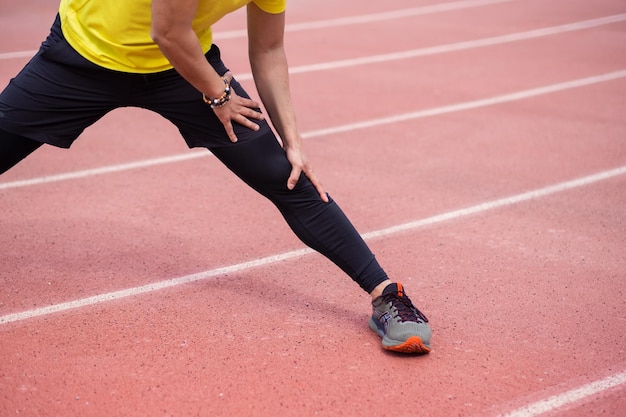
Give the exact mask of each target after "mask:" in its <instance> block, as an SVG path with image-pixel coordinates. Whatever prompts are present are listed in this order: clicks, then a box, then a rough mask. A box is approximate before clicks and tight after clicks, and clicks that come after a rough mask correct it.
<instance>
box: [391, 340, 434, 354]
mask: <svg viewBox="0 0 626 417" xmlns="http://www.w3.org/2000/svg"><path fill="white" fill-rule="evenodd" d="M383 349H385V350H389V351H392V352H400V353H429V352H430V348H429V347H428V346H426V345H425V344H424V342H422V339H420V338H419V337H418V336H411V337H409V338H408V339H407V340H405V341H404V342H402V343H400V344H399V345H393V346H385V345H384V344H383Z"/></svg>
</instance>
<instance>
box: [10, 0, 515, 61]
mask: <svg viewBox="0 0 626 417" xmlns="http://www.w3.org/2000/svg"><path fill="white" fill-rule="evenodd" d="M511 1H514V0H465V1H454V2H450V3H442V4H435V5H430V6H422V7H411V8H408V9H400V10H393V11H389V12H383V13H372V14H366V15H360V16H348V17H340V18H335V19H326V20H315V21H311V22H302V23H291V24H287V25H286V26H285V32H298V31H303V30H311V29H327V28H331V27H337V26H348V25H356V24H364V23H372V22H380V21H384V20H393V19H402V18H405V17H410V16H419V15H427V14H433V13H440V12H448V11H454V10H462V9H468V8H472V7H480V6H489V5H492V4H497V3H506V2H511ZM246 36H248V32H247V30H245V29H241V30H230V31H223V32H216V33H215V34H214V38H215V40H220V39H235V38H245V37H246ZM36 52H37V50H31V51H17V52H5V53H0V60H3V59H15V58H30V57H32V56H33V55H34V54H35V53H36Z"/></svg>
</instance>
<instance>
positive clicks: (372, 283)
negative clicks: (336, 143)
mask: <svg viewBox="0 0 626 417" xmlns="http://www.w3.org/2000/svg"><path fill="white" fill-rule="evenodd" d="M41 145H42V144H41V143H40V142H37V141H33V140H30V139H26V138H24V137H21V136H18V135H15V134H12V133H8V132H6V131H4V130H0V173H2V172H5V171H7V170H8V169H9V168H11V167H12V166H14V165H15V164H17V163H18V162H19V161H21V160H22V159H23V158H25V157H26V156H28V155H29V154H30V153H32V152H33V151H35V150H36V149H37V148H39V146H41ZM210 150H211V152H212V153H213V154H214V155H215V156H216V157H217V158H218V159H219V160H220V161H222V162H223V163H224V164H225V165H226V166H227V167H228V168H229V169H230V170H231V171H233V172H234V173H235V174H236V175H237V176H238V177H239V178H241V179H242V180H243V181H245V182H246V183H247V184H248V185H249V186H250V187H252V188H253V189H255V190H256V191H258V192H259V193H260V194H262V195H263V196H265V197H267V198H268V199H269V200H270V201H271V202H272V203H274V204H275V205H276V207H277V208H278V210H279V211H280V213H281V214H282V215H283V217H284V218H285V220H286V221H287V223H288V225H289V227H291V229H292V230H293V232H294V233H295V234H296V235H297V236H298V238H300V240H302V242H304V243H305V244H306V245H307V246H309V247H311V248H312V249H314V250H316V251H317V252H319V253H321V254H322V255H324V256H326V257H327V258H328V259H330V260H331V261H332V262H333V263H334V264H335V265H337V266H338V267H339V268H341V269H342V270H343V271H344V272H345V273H346V274H348V276H350V277H351V278H352V279H353V280H354V281H355V282H356V283H358V284H359V285H360V286H361V288H363V290H365V291H366V292H368V293H369V292H371V291H372V290H373V289H374V288H375V287H376V286H377V285H378V284H380V283H381V282H383V281H384V280H386V279H387V275H386V273H385V272H384V270H383V269H382V268H381V267H380V265H379V264H378V262H377V261H376V258H375V257H374V255H373V254H372V252H371V251H370V250H369V248H368V247H367V245H366V244H365V242H364V241H363V239H362V238H361V236H360V235H359V234H358V232H357V231H356V230H355V228H354V227H353V226H352V224H351V223H350V221H349V220H348V218H347V217H346V216H345V214H344V213H343V212H342V210H341V209H340V208H339V206H338V205H337V204H336V203H335V202H334V201H333V200H332V199H330V202H329V203H324V202H323V201H322V200H321V198H320V196H319V194H318V193H317V190H316V189H315V187H314V186H313V185H312V184H311V182H310V181H309V180H308V179H307V178H306V177H305V176H304V174H303V175H301V177H300V180H299V181H298V184H297V185H296V187H295V188H294V189H293V190H289V189H287V178H288V177H289V174H290V172H291V164H290V163H289V161H288V160H287V158H286V155H285V152H284V151H283V149H282V148H281V147H280V145H279V144H278V142H277V141H276V139H275V137H274V135H273V133H271V132H269V133H267V134H265V135H262V136H260V137H258V138H256V139H253V140H248V141H243V142H241V143H237V144H235V145H232V146H226V147H215V148H211V149H210Z"/></svg>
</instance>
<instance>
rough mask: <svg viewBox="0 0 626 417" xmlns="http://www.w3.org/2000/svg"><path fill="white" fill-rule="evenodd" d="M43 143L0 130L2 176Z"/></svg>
mask: <svg viewBox="0 0 626 417" xmlns="http://www.w3.org/2000/svg"><path fill="white" fill-rule="evenodd" d="M41 145H43V144H42V143H41V142H37V141H35V140H31V139H27V138H25V137H22V136H19V135H15V134H13V133H9V132H7V131H5V130H2V129H0V174H2V173H4V172H6V171H8V170H9V169H11V168H12V167H13V166H14V165H15V164H17V163H18V162H20V161H21V160H22V159H24V158H26V157H27V156H28V155H30V154H31V153H33V152H34V151H35V150H37V149H38V148H39V147H40V146H41Z"/></svg>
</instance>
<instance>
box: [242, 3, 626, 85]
mask: <svg viewBox="0 0 626 417" xmlns="http://www.w3.org/2000/svg"><path fill="white" fill-rule="evenodd" d="M624 20H626V14H618V15H614V16H607V17H602V18H599V19H592V20H585V21H581V22H575V23H569V24H565V25H559V26H552V27H547V28H543V29H535V30H530V31H527V32H517V33H511V34H508V35H500V36H494V37H490V38H482V39H475V40H471V41H463V42H457V43H450V44H445V45H437V46H431V47H426V48H418V49H410V50H407V51H400V52H392V53H389V54H381V55H371V56H365V57H361V58H352V59H342V60H339V61H331V62H323V63H319V64H310V65H301V66H297V67H290V68H289V73H290V74H302V73H308V72H314V71H328V70H334V69H339V68H348V67H355V66H358V65H366V64H375V63H381V62H390V61H398V60H402V59H410V58H417V57H422V56H429V55H437V54H444V53H448V52H458V51H463V50H467V49H473V48H482V47H485V46H494V45H500V44H504V43H511V42H519V41H523V40H529V39H535V38H540V37H545V36H550V35H558V34H562V33H566V32H573V31H576V30H584V29H591V28H594V27H598V26H603V25H609V24H612V23H618V22H623V21H624ZM236 78H237V79H238V80H240V81H243V80H250V79H252V74H251V73H242V74H237V75H236Z"/></svg>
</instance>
